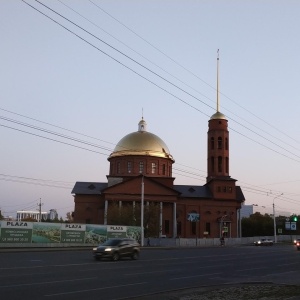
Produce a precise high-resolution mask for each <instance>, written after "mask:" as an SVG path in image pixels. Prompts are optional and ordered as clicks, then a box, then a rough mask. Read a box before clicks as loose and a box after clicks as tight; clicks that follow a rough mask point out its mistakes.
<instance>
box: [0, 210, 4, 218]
mask: <svg viewBox="0 0 300 300" xmlns="http://www.w3.org/2000/svg"><path fill="white" fill-rule="evenodd" d="M3 219H4V217H3V216H2V212H1V210H0V220H3Z"/></svg>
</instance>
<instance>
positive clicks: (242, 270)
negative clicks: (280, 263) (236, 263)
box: [234, 267, 267, 272]
mask: <svg viewBox="0 0 300 300" xmlns="http://www.w3.org/2000/svg"><path fill="white" fill-rule="evenodd" d="M262 269H267V267H259V268H250V269H241V270H234V272H244V271H251V270H262Z"/></svg>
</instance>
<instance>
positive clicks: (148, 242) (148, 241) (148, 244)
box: [147, 237, 150, 247]
mask: <svg viewBox="0 0 300 300" xmlns="http://www.w3.org/2000/svg"><path fill="white" fill-rule="evenodd" d="M147 246H148V247H150V238H149V237H148V238H147Z"/></svg>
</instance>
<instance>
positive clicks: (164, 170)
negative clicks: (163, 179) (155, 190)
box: [162, 164, 166, 175]
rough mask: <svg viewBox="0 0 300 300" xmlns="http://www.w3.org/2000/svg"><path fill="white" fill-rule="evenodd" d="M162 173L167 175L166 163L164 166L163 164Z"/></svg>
mask: <svg viewBox="0 0 300 300" xmlns="http://www.w3.org/2000/svg"><path fill="white" fill-rule="evenodd" d="M162 173H163V175H166V165H165V164H163V166H162Z"/></svg>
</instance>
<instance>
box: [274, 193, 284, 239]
mask: <svg viewBox="0 0 300 300" xmlns="http://www.w3.org/2000/svg"><path fill="white" fill-rule="evenodd" d="M281 195H283V193H281V194H280V195H277V196H275V197H274V199H273V222H274V243H275V244H276V243H277V234H276V230H277V228H276V217H275V202H274V201H275V199H276V198H278V197H280V196H281Z"/></svg>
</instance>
